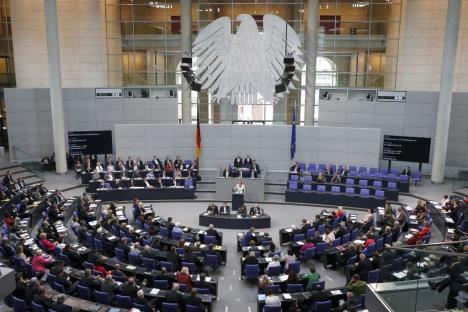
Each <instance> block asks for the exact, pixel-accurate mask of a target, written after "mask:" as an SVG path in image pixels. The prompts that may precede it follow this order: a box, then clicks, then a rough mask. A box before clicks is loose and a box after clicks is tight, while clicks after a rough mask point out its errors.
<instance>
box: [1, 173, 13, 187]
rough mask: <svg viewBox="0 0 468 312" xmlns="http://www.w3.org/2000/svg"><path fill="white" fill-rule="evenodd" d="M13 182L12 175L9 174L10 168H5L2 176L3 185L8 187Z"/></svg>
mask: <svg viewBox="0 0 468 312" xmlns="http://www.w3.org/2000/svg"><path fill="white" fill-rule="evenodd" d="M12 183H13V177H12V176H11V173H10V170H7V172H6V174H5V176H4V177H3V185H5V186H6V187H8V188H9V187H10V186H11V184H12Z"/></svg>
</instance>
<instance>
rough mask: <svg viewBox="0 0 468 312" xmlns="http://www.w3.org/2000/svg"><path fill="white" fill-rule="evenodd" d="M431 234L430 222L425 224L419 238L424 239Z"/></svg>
mask: <svg viewBox="0 0 468 312" xmlns="http://www.w3.org/2000/svg"><path fill="white" fill-rule="evenodd" d="M429 233H431V225H430V224H429V222H427V221H426V222H424V226H423V228H422V229H421V231H419V237H421V238H423V237H424V236H426V235H428V234H429Z"/></svg>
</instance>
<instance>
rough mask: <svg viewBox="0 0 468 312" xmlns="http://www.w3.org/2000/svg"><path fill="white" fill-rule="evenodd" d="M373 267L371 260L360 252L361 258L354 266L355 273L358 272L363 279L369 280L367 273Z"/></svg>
mask: <svg viewBox="0 0 468 312" xmlns="http://www.w3.org/2000/svg"><path fill="white" fill-rule="evenodd" d="M371 267H372V264H371V261H370V260H369V259H368V258H367V257H366V255H365V254H363V253H360V254H359V260H358V262H357V263H356V264H355V267H354V274H358V275H359V277H360V278H361V280H363V281H367V275H368V274H369V271H370V270H371Z"/></svg>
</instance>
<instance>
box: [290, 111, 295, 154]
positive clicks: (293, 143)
mask: <svg viewBox="0 0 468 312" xmlns="http://www.w3.org/2000/svg"><path fill="white" fill-rule="evenodd" d="M295 154H296V111H295V110H294V113H293V121H292V128H291V159H294V155H295Z"/></svg>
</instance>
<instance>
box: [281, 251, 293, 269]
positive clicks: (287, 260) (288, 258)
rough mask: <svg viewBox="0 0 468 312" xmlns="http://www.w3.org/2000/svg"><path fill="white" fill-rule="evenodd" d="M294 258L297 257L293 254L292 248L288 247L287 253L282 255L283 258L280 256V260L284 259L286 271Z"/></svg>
mask: <svg viewBox="0 0 468 312" xmlns="http://www.w3.org/2000/svg"><path fill="white" fill-rule="evenodd" d="M296 260H297V259H296V255H295V254H294V252H293V250H292V249H288V254H287V255H284V256H283V258H281V261H284V262H285V264H284V270H285V271H286V272H288V267H289V264H290V263H293V262H295V261H296Z"/></svg>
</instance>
